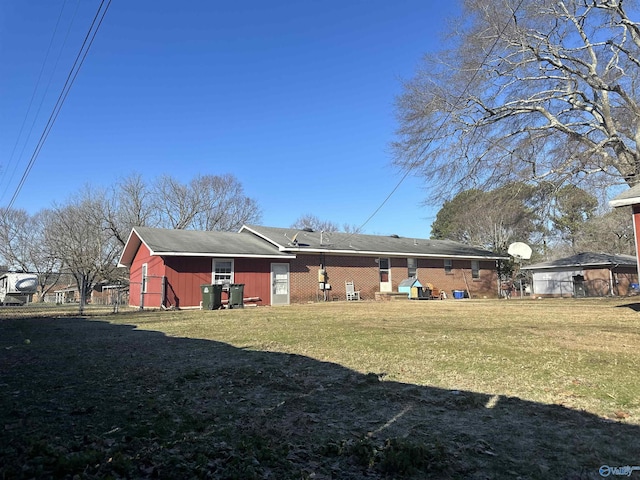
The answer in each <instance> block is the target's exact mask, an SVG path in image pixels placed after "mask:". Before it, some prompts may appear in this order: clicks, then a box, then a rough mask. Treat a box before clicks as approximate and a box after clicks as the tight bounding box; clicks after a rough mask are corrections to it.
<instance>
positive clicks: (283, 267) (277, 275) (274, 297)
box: [271, 263, 289, 305]
mask: <svg viewBox="0 0 640 480" xmlns="http://www.w3.org/2000/svg"><path fill="white" fill-rule="evenodd" d="M271 305H289V264H288V263H272V264H271Z"/></svg>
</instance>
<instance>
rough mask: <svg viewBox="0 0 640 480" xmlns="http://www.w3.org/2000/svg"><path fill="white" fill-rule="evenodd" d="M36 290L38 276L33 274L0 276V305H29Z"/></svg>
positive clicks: (6, 274) (4, 274) (5, 274)
mask: <svg viewBox="0 0 640 480" xmlns="http://www.w3.org/2000/svg"><path fill="white" fill-rule="evenodd" d="M37 288H38V276H37V275H35V274H33V273H3V274H2V275H0V305H24V304H25V303H31V301H32V300H33V294H34V293H36V290H37Z"/></svg>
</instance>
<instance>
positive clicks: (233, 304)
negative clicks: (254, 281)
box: [229, 283, 244, 308]
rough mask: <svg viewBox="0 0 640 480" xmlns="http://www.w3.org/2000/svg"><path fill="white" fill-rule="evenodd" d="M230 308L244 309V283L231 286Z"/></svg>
mask: <svg viewBox="0 0 640 480" xmlns="http://www.w3.org/2000/svg"><path fill="white" fill-rule="evenodd" d="M229 308H244V283H232V284H231V285H229Z"/></svg>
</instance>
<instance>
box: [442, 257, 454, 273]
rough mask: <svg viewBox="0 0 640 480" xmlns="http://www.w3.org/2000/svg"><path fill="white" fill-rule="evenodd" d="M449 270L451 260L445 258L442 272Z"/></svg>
mask: <svg viewBox="0 0 640 480" xmlns="http://www.w3.org/2000/svg"><path fill="white" fill-rule="evenodd" d="M451 270H453V260H451V259H450V258H445V259H444V273H451Z"/></svg>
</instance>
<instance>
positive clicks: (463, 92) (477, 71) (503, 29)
mask: <svg viewBox="0 0 640 480" xmlns="http://www.w3.org/2000/svg"><path fill="white" fill-rule="evenodd" d="M523 3H524V0H520V1H519V2H518V5H517V6H516V8H515V9H514V10H513V12H512V18H515V15H516V13H517V12H518V10H519V9H520V7H521V6H522V4H523ZM510 23H511V21H508V22H506V23H505V24H504V26H503V27H502V29H501V30H500V32H499V33H498V36H497V37H496V39H495V40H494V42H493V44H492V45H491V48H490V49H489V50H488V51H487V53H486V55H485V56H484V58H483V59H482V62H481V64H480V66H479V67H478V68H477V69H476V70H475V72H473V75H472V76H471V77H470V78H469V81H468V82H467V84H466V86H465V87H464V89H463V90H462V93H460V95H458V98H457V99H456V101H455V103H454V105H458V104H459V103H460V102H461V101H462V98H463V97H464V95H465V94H466V93H467V91H468V90H469V88H471V84H472V83H473V81H474V80H475V79H476V77H477V76H478V74H479V71H480V68H481V67H482V66H484V64H485V62H486V61H487V60H488V59H489V56H491V54H492V53H493V51H494V50H495V48H496V46H497V45H498V42H499V41H500V39H501V38H502V36H503V35H504V32H505V31H506V30H507V27H508V26H509V24H510ZM449 117H451V112H449V113H447V114H446V115H445V117H444V119H443V120H442V121H441V122H440V125H439V126H438V129H437V130H436V133H435V134H434V137H437V136H438V134H439V133H440V131H441V130H442V128H444V124H445V123H446V122H447V121H448V120H449ZM432 142H433V138H432V139H431V140H429V141H428V142H427V145H426V146H425V148H424V151H425V152H426V151H428V150H429V148H431V143H432ZM411 171H412V168H411V166H409V167H407V169H406V172H405V173H404V175H402V177H401V178H400V180H399V181H398V183H397V184H396V186H395V187H393V190H391V192H389V194H388V195H387V196H386V198H385V199H384V200H383V201H382V202H381V203H380V205H379V206H378V208H376V209H375V210H374V211H373V213H372V214H371V215H369V217H368V218H367V219H366V220H365V221H364V222H363V223H362V225H360V226H359V227H358V229H357V230H356V232H360V231H362V229H363V228H364V226H365V225H366V224H367V223H369V222H370V221H371V219H372V218H373V217H375V216H376V215H377V214H378V212H379V211H380V210H381V209H382V207H384V206H385V205H386V203H387V202H388V201H389V200H390V199H391V197H392V196H393V195H394V194H395V193H396V191H397V190H398V188H400V185H402V184H403V183H404V181H405V180H406V179H407V177H408V176H409V174H410V173H411ZM355 234H356V233H352V234H351V235H349V236H348V237H347V238H346V239H345V240H344V241H343V244H347V243H348V241H349V240H350V239H351V237H353V236H354V235H355Z"/></svg>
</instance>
